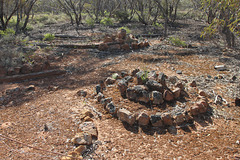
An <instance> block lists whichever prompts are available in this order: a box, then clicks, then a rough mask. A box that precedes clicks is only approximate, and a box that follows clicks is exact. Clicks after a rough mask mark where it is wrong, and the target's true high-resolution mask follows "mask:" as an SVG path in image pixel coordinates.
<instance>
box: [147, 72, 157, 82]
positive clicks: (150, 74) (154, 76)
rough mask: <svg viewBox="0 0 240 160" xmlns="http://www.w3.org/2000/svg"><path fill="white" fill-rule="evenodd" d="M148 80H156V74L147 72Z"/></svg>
mask: <svg viewBox="0 0 240 160" xmlns="http://www.w3.org/2000/svg"><path fill="white" fill-rule="evenodd" d="M148 79H152V80H154V79H157V73H156V71H151V72H149V73H148Z"/></svg>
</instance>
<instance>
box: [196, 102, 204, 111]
mask: <svg viewBox="0 0 240 160" xmlns="http://www.w3.org/2000/svg"><path fill="white" fill-rule="evenodd" d="M196 106H198V111H199V113H206V112H207V107H205V106H204V105H203V103H201V102H197V103H196Z"/></svg>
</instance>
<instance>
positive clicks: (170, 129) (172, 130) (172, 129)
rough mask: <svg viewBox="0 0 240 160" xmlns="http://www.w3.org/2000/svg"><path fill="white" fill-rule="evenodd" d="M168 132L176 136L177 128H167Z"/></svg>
mask: <svg viewBox="0 0 240 160" xmlns="http://www.w3.org/2000/svg"><path fill="white" fill-rule="evenodd" d="M168 132H169V133H171V134H174V135H177V128H176V127H175V126H170V127H168Z"/></svg>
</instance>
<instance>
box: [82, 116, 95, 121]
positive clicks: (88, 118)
mask: <svg viewBox="0 0 240 160" xmlns="http://www.w3.org/2000/svg"><path fill="white" fill-rule="evenodd" d="M83 122H93V119H92V118H90V117H89V116H86V117H85V118H84V119H83Z"/></svg>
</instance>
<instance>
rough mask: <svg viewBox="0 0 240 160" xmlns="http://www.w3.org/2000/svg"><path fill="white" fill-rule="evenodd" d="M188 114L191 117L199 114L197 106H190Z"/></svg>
mask: <svg viewBox="0 0 240 160" xmlns="http://www.w3.org/2000/svg"><path fill="white" fill-rule="evenodd" d="M190 113H191V115H193V116H196V115H198V114H199V107H198V106H197V105H194V106H191V107H190Z"/></svg>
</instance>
